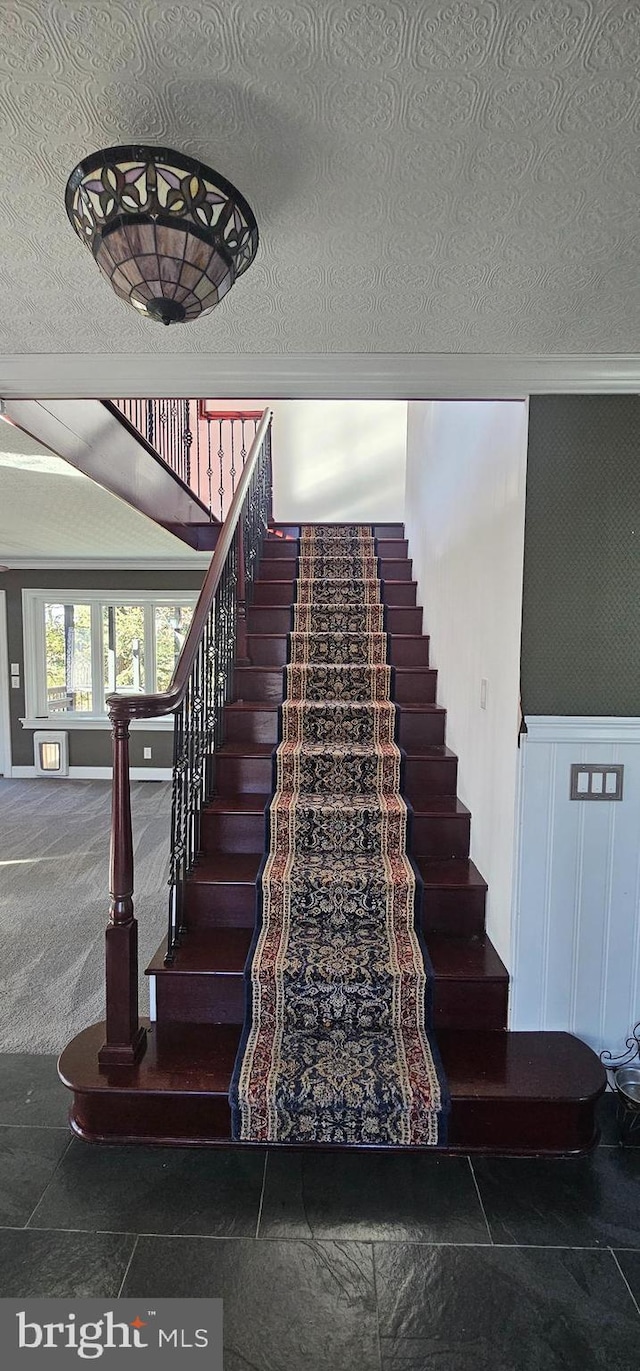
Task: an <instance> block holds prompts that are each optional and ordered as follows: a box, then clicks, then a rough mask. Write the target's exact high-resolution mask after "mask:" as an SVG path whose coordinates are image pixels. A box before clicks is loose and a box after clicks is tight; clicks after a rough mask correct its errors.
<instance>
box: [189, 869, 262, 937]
mask: <svg viewBox="0 0 640 1371" xmlns="http://www.w3.org/2000/svg"><path fill="white" fill-rule="evenodd" d="M184 910H185V920H186V924H187V927H188V928H192V929H194V930H195V929H205V928H253V927H254V925H255V921H256V887H255V884H252V885H246V884H242V885H240V884H238V885H234V884H232V882H231V881H219V882H214V881H212V882H211V883H210V884H209V883H205V882H203V881H190V882H189V883H188V884H187V885H186V886H185V892H184Z"/></svg>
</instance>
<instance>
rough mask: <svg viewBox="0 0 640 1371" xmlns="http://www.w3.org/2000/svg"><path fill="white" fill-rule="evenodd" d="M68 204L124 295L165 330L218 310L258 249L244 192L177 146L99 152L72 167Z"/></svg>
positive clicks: (91, 247)
mask: <svg viewBox="0 0 640 1371" xmlns="http://www.w3.org/2000/svg"><path fill="white" fill-rule="evenodd" d="M65 204H66V210H67V214H68V216H69V220H70V222H71V224H72V227H73V228H74V230H75V232H76V233H77V235H78V237H79V238H80V239H81V240H82V242H83V243H84V244H85V246H86V247H87V248H88V249H89V251H90V252H91V254H92V256H93V257H94V259H95V261H96V263H97V265H98V267H99V268H100V271H101V272H102V274H103V275H104V276H105V277H106V278H107V280H108V281H109V284H110V285H111V286H112V288H113V290H114V291H115V292H116V295H118V296H119V297H120V299H121V300H124V301H125V302H126V303H127V304H129V305H132V306H133V307H134V308H135V309H136V310H137V311H138V312H139V313H140V314H142V315H144V316H145V317H146V318H148V319H153V320H156V321H159V322H161V323H163V324H175V323H187V322H189V321H190V320H192V319H197V318H198V317H199V316H200V315H201V314H206V313H208V311H209V310H211V309H215V307H216V305H218V304H219V303H220V301H221V300H222V298H223V297H224V296H225V295H226V294H227V293H228V291H229V290H230V289H231V287H232V285H233V284H234V282H235V281H236V280H237V278H238V276H241V275H242V273H243V272H245V271H246V270H247V268H248V267H249V266H251V263H252V261H253V259H254V257H255V255H256V251H257V248H258V225H257V223H256V219H255V215H254V213H253V211H252V209H251V208H250V206H249V205H248V204H247V201H246V200H245V198H244V196H243V195H241V194H240V192H239V191H238V190H236V187H235V186H233V185H232V184H231V182H230V181H227V180H226V178H225V177H224V176H220V175H219V173H218V172H217V171H213V170H212V168H211V167H207V166H205V165H204V163H202V162H198V161H196V160H195V159H194V158H193V157H187V156H186V155H184V154H183V153H179V152H175V151H173V150H172V149H171V148H155V147H149V146H148V145H147V144H143V143H134V144H125V145H123V146H120V147H114V148H105V149H103V150H102V151H101V152H94V153H92V154H91V156H90V157H86V158H84V160H83V161H82V162H80V163H79V164H78V166H77V167H75V168H74V170H73V171H72V173H71V175H70V177H69V180H68V182H67V188H66V195H65Z"/></svg>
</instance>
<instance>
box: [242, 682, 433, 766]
mask: <svg viewBox="0 0 640 1371" xmlns="http://www.w3.org/2000/svg"><path fill="white" fill-rule="evenodd" d="M242 669H243V670H245V671H246V670H247V668H246V667H244V668H242ZM257 669H258V670H259V671H264V670H265V669H266V670H267V671H268V670H269V668H268V667H267V668H265V667H259V668H257ZM426 670H430V668H428V667H427V668H426ZM347 703H349V702H347ZM281 708H282V701H280V702H278V701H277V700H232V701H231V702H230V703H229V704H227V705H225V709H228V710H233V709H240V710H249V711H251V710H259V711H262V710H265V709H267V710H270V711H271V713H273V714H276V713H277V712H278V710H279V709H281ZM396 709H397V710H401V711H402V713H403V714H421V713H422V714H446V712H447V711H446V709H444V707H443V706H442V705H434V704H430V703H429V702H428V701H424V703H423V702H422V701H421V702H420V703H419V704H396ZM451 755H453V754H451Z"/></svg>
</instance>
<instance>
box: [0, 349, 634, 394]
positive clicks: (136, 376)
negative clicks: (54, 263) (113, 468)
mask: <svg viewBox="0 0 640 1371" xmlns="http://www.w3.org/2000/svg"><path fill="white" fill-rule="evenodd" d="M212 376H214V377H215V380H216V391H217V392H218V394H220V395H224V396H225V397H227V398H229V399H236V398H237V399H242V398H243V397H246V396H254V395H268V396H269V397H270V398H271V400H277V399H307V400H310V399H352V400H356V399H364V400H367V399H372V398H374V399H398V400H407V399H446V398H456V399H483V398H491V399H523V398H524V397H526V396H527V395H528V394H551V393H560V394H561V393H570V392H585V393H589V392H598V391H599V392H614V393H615V392H636V391H640V355H638V354H635V353H633V354H623V353H620V354H595V353H594V354H584V355H582V354H579V353H575V354H573V353H572V354H566V355H552V354H549V355H540V354H531V355H530V356H526V355H517V354H504V355H503V354H492V353H471V352H468V353H465V352H460V353H417V352H416V353H318V354H306V355H303V354H298V355H289V354H287V353H277V354H270V355H267V354H256V355H250V354H248V353H247V354H233V355H230V354H227V355H222V356H216V355H215V354H207V353H200V354H198V353H193V354H188V355H187V354H184V355H176V356H172V355H167V356H161V355H159V354H158V353H145V354H138V355H131V356H126V355H122V356H118V355H115V354H113V353H106V354H103V355H101V354H96V355H95V356H94V355H87V354H78V353H60V354H56V353H31V354H28V355H27V354H25V355H22V356H4V357H0V396H2V397H3V398H5V399H8V400H10V399H16V400H17V399H30V398H32V397H33V396H39V397H46V398H47V399H52V400H53V399H84V398H86V397H88V396H91V397H93V398H100V399H109V398H110V397H111V396H113V395H119V396H121V397H123V398H127V397H136V396H140V395H144V396H146V397H148V398H154V397H159V398H160V397H163V396H166V395H171V396H173V397H175V398H183V399H185V398H188V397H189V396H192V395H209V394H210V393H211V378H212Z"/></svg>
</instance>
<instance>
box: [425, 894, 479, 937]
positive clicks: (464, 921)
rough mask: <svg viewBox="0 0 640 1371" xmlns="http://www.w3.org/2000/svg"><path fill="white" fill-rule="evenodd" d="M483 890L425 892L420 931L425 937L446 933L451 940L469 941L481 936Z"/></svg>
mask: <svg viewBox="0 0 640 1371" xmlns="http://www.w3.org/2000/svg"><path fill="white" fill-rule="evenodd" d="M486 902H487V895H486V891H485V890H446V889H441V890H438V889H437V888H436V889H433V888H430V889H428V890H425V892H424V895H423V897H422V927H423V928H424V931H425V934H426V935H427V937H428V935H429V934H430V933H445V934H448V935H449V936H450V937H452V938H472V937H474V936H475V935H477V934H478V935H479V934H482V933H484V928H485V914H486Z"/></svg>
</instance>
